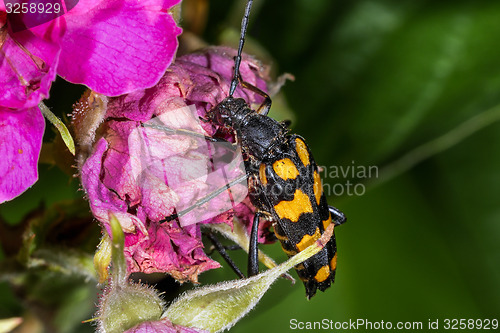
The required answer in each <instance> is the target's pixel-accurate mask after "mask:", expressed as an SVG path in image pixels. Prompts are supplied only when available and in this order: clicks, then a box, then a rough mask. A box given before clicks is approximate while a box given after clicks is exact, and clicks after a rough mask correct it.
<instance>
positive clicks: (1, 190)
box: [0, 107, 45, 203]
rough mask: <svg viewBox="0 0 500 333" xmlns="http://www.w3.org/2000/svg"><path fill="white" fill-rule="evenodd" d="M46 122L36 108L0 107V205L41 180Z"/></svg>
mask: <svg viewBox="0 0 500 333" xmlns="http://www.w3.org/2000/svg"><path fill="white" fill-rule="evenodd" d="M44 129H45V120H44V118H43V116H42V114H41V113H40V110H39V109H38V108H37V107H33V108H29V109H24V110H21V111H10V110H8V109H6V108H2V107H0V156H2V158H1V159H0V203H2V202H4V201H8V200H12V199H13V198H15V197H16V196H18V195H20V194H21V193H23V192H24V191H25V190H26V189H28V188H29V187H30V186H31V185H33V183H34V182H35V181H36V180H37V179H38V169H37V167H38V165H37V162H38V157H39V155H40V148H41V146H42V138H43V131H44Z"/></svg>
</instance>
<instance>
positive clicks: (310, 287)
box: [208, 0, 346, 298]
mask: <svg viewBox="0 0 500 333" xmlns="http://www.w3.org/2000/svg"><path fill="white" fill-rule="evenodd" d="M251 6H252V0H248V1H247V4H246V7H245V14H244V16H243V20H242V23H241V34H240V40H239V46H238V53H237V56H236V57H235V61H234V73H233V78H232V81H231V86H230V90H229V96H228V97H227V98H225V99H224V100H223V101H222V102H220V103H219V104H218V105H217V106H215V107H214V108H213V109H212V110H211V111H210V112H209V113H208V119H209V121H211V122H212V123H213V124H215V125H218V126H220V127H223V128H226V129H229V130H232V131H234V133H235V136H236V139H237V142H238V144H239V145H240V146H241V148H242V152H243V156H244V160H245V168H246V172H247V178H248V185H249V193H250V199H251V201H252V203H253V205H254V206H255V207H256V208H257V213H256V214H255V216H254V220H253V226H252V232H251V236H250V247H249V248H250V250H249V257H248V274H249V275H255V274H257V273H258V259H257V257H258V256H257V234H258V225H259V220H260V218H264V219H268V220H270V221H272V222H273V226H274V233H275V235H276V237H277V238H278V239H279V241H280V242H281V246H282V248H283V250H284V252H285V253H286V254H287V255H288V256H292V255H294V254H296V253H298V252H300V251H302V250H303V249H305V248H306V247H307V246H309V245H311V244H312V243H313V242H315V241H316V240H317V239H318V238H319V237H320V236H321V235H322V233H323V232H324V231H325V229H326V227H327V226H328V225H329V224H330V223H332V222H333V223H334V224H335V225H340V224H342V223H344V222H345V221H346V218H345V216H344V214H343V213H341V212H340V211H339V210H338V209H336V208H334V207H332V206H328V203H327V201H326V196H325V194H324V193H323V187H322V185H321V179H320V176H319V171H318V166H317V165H316V163H315V161H314V159H313V157H312V155H311V151H310V150H309V147H308V146H307V144H306V143H305V141H304V139H303V138H302V137H300V136H298V135H295V134H289V133H288V129H287V128H286V126H285V125H284V124H282V123H280V122H278V121H276V120H274V119H272V118H269V117H268V116H267V114H268V112H269V109H270V107H271V99H270V97H269V96H268V95H267V94H266V93H265V92H263V91H261V90H260V89H258V88H257V87H254V86H252V85H250V84H249V83H246V82H244V81H243V80H242V78H241V76H240V72H239V67H240V63H241V54H242V50H243V45H244V43H245V35H246V31H247V26H248V19H249V16H250V9H251ZM238 84H241V86H242V87H243V88H246V89H250V90H252V91H253V92H255V93H258V94H260V95H262V96H263V97H264V102H263V103H262V105H261V106H260V107H259V108H258V109H257V110H256V111H254V110H252V109H251V108H250V106H249V105H248V104H247V103H246V102H245V100H244V99H242V98H234V97H233V94H234V92H235V89H236V87H237V86H238ZM336 267H337V248H336V242H335V235H333V236H332V238H331V239H330V241H329V242H328V244H327V245H326V246H325V247H324V248H323V249H322V250H321V251H320V252H319V253H317V254H316V255H314V256H313V257H311V258H309V259H308V260H306V261H305V262H304V263H302V264H300V265H298V266H297V267H295V269H296V270H297V273H298V275H299V277H300V279H301V280H302V281H303V282H304V285H305V288H306V295H307V297H308V298H311V297H312V296H314V295H315V293H316V290H317V289H319V290H321V291H324V290H326V289H327V288H328V287H329V286H330V284H331V283H333V282H334V278H335V270H336Z"/></svg>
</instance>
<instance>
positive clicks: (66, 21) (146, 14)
mask: <svg viewBox="0 0 500 333" xmlns="http://www.w3.org/2000/svg"><path fill="white" fill-rule="evenodd" d="M22 2H23V3H27V4H28V5H29V2H28V1H22ZM52 2H54V3H55V2H57V3H61V2H59V1H52ZM73 2H76V1H73ZM179 2H180V0H146V1H138V0H125V1H124V0H100V1H99V0H98V1H96V0H80V1H79V2H78V3H77V4H76V6H74V7H72V8H70V10H69V11H68V12H67V13H66V14H64V15H62V16H58V17H56V18H54V19H51V20H50V21H48V22H45V23H41V24H37V23H38V22H37V20H40V19H41V18H40V17H41V16H40V15H33V14H31V15H30V14H29V13H28V14H13V13H9V14H7V8H6V5H5V3H4V2H3V1H2V2H0V86H1V92H0V133H1V134H0V140H1V143H2V144H1V145H0V153H2V156H3V157H4V158H2V160H1V161H0V203H1V202H4V201H7V200H11V199H12V198H14V197H16V196H18V195H19V194H21V193H22V192H23V191H25V190H26V189H27V188H28V187H29V186H31V185H32V184H33V183H34V182H35V181H36V179H37V178H38V174H37V168H36V166H37V161H38V156H39V153H40V147H41V142H42V135H43V131H44V119H43V117H42V115H41V113H40V110H39V109H38V107H37V105H38V104H39V102H40V101H41V100H42V99H45V98H48V96H49V90H50V85H51V83H52V81H54V79H55V77H56V74H57V75H60V76H62V77H63V78H65V79H66V80H68V81H70V82H73V83H79V84H84V85H86V86H88V87H90V88H91V89H93V90H94V91H97V92H99V93H102V94H105V95H110V96H116V95H120V94H124V93H128V92H131V91H133V90H135V89H139V88H146V87H150V86H152V85H154V84H155V83H156V82H157V81H158V80H159V79H160V77H161V76H162V75H163V73H164V71H165V69H166V68H167V67H168V65H169V64H170V62H171V61H172V59H173V57H174V55H175V51H176V49H177V36H178V35H179V34H180V32H181V29H180V28H178V27H177V26H176V24H175V21H174V19H173V18H172V16H171V15H170V14H169V13H168V10H169V9H170V8H171V7H173V6H174V5H176V4H178V3H179ZM43 3H45V2H41V4H43ZM63 3H64V2H63ZM65 3H66V4H67V3H68V1H65ZM16 15H17V16H16ZM19 25H21V26H26V27H29V29H25V30H22V29H19Z"/></svg>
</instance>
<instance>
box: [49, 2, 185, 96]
mask: <svg viewBox="0 0 500 333" xmlns="http://www.w3.org/2000/svg"><path fill="white" fill-rule="evenodd" d="M177 2H179V1H163V0H156V1H153V0H149V1H123V0H111V1H108V0H106V1H104V0H103V1H99V2H98V4H97V5H96V1H95V0H93V1H90V0H81V1H80V2H79V3H78V5H77V6H76V7H75V8H74V9H72V10H71V11H70V12H69V13H68V14H66V15H65V16H64V17H65V19H66V22H67V27H68V28H67V32H66V34H65V35H64V37H63V41H62V48H63V50H62V53H61V58H60V65H59V68H58V74H59V75H61V76H62V77H63V78H65V79H66V80H68V81H71V82H73V83H81V84H85V85H87V86H88V87H89V88H91V89H93V90H95V91H96V92H98V93H101V94H105V95H109V96H117V95H121V94H125V93H128V92H131V91H133V90H136V89H139V88H147V87H150V86H152V85H154V84H155V83H156V82H158V80H159V79H160V78H161V76H162V75H163V73H164V72H165V70H166V69H167V67H168V65H169V64H170V62H171V61H172V59H173V57H174V55H175V51H176V49H177V45H178V43H177V36H178V35H179V34H180V33H181V31H182V30H181V29H180V28H179V27H177V26H176V24H175V21H174V19H173V18H172V16H171V15H170V14H169V13H168V12H167V10H168V9H169V8H168V7H164V3H166V4H167V5H172V4H173V3H177ZM82 9H87V10H85V11H82ZM75 62H77V63H78V65H75Z"/></svg>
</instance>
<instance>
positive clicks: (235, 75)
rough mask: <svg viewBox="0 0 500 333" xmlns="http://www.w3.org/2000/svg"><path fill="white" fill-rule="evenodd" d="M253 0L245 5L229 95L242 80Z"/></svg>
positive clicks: (231, 94)
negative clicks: (242, 61) (242, 64)
mask: <svg viewBox="0 0 500 333" xmlns="http://www.w3.org/2000/svg"><path fill="white" fill-rule="evenodd" d="M252 2H253V0H248V1H247V4H246V7H245V15H244V16H243V19H242V20H241V33H240V43H239V45H238V54H237V55H236V58H235V59H234V73H233V79H232V80H231V87H230V89H229V96H230V97H233V94H234V91H235V90H236V87H237V86H238V83H239V82H240V79H241V78H240V63H241V52H242V51H243V44H245V35H246V33H247V27H248V18H249V17H250V9H251V8H252Z"/></svg>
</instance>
